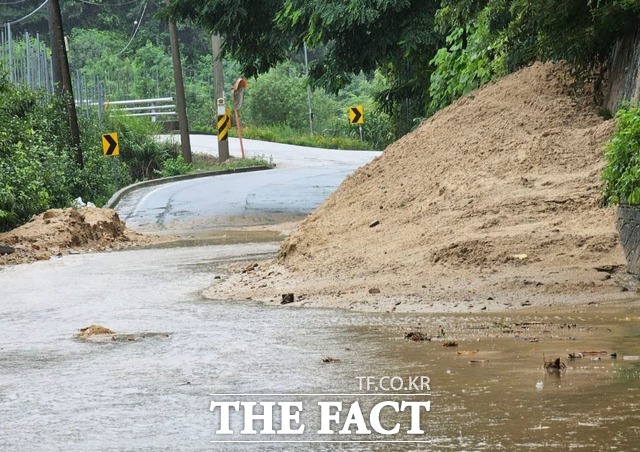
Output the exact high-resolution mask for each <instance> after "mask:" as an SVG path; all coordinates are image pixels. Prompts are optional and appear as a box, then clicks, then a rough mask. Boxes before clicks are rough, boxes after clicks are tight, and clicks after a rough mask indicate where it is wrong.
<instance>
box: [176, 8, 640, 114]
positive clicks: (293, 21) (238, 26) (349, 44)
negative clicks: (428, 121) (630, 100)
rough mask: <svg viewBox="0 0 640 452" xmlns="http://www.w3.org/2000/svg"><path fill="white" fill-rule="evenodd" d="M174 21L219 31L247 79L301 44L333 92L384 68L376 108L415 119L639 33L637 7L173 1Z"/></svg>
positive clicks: (585, 63)
mask: <svg viewBox="0 0 640 452" xmlns="http://www.w3.org/2000/svg"><path fill="white" fill-rule="evenodd" d="M169 13H170V14H171V15H173V17H174V18H176V19H177V20H189V21H192V22H194V23H196V24H199V25H201V26H204V27H206V28H207V29H208V30H210V31H214V32H217V33H220V34H221V35H222V37H223V38H224V41H225V49H226V51H227V52H228V53H230V55H231V56H232V57H233V58H235V59H237V60H238V61H239V62H240V63H241V65H242V66H243V70H244V73H245V74H246V75H256V74H257V73H260V72H264V71H266V70H268V69H269V68H270V67H272V66H274V65H276V64H278V63H279V62H281V61H283V60H285V59H286V58H287V57H288V56H290V54H291V52H292V51H294V50H296V49H299V48H300V46H301V45H302V43H303V42H306V43H307V44H308V45H310V46H311V47H322V48H323V49H325V51H324V52H322V53H323V57H322V58H320V59H316V60H315V61H314V62H313V65H312V72H311V76H312V80H313V82H314V83H316V84H319V85H321V86H324V87H325V88H328V89H329V90H331V91H337V90H339V89H340V88H341V87H343V86H344V85H345V84H346V83H348V81H349V79H350V76H351V75H352V74H354V73H358V72H360V71H365V73H367V72H368V71H372V70H380V71H382V72H383V73H384V74H385V75H386V77H387V79H388V81H389V85H388V88H387V89H386V90H384V91H383V92H381V93H379V94H378V102H379V105H380V106H381V107H382V108H383V110H385V111H387V112H388V113H391V114H395V116H396V117H398V116H406V118H407V119H410V118H411V117H416V116H424V115H425V114H428V113H430V112H432V111H434V110H436V109H438V108H441V107H442V106H444V105H446V104H447V103H449V102H451V101H452V100H453V99H455V98H456V97H458V96H460V95H462V94H464V93H465V92H467V91H469V90H470V89H473V88H475V87H476V86H478V85H480V84H482V83H485V82H486V81H488V80H491V79H492V78H495V77H498V76H500V75H503V74H504V73H506V72H509V71H512V70H515V69H517V68H518V67H520V66H522V65H524V64H527V63H529V62H531V61H533V60H536V59H565V60H568V61H570V62H573V63H576V65H577V66H578V67H591V68H592V67H594V66H597V65H598V63H601V62H602V61H603V60H604V59H605V58H606V57H607V56H608V55H609V52H610V49H611V47H612V45H613V43H614V42H615V40H616V39H617V38H619V37H620V36H622V35H624V34H627V33H630V32H633V31H635V30H636V29H637V28H638V24H640V0H265V1H260V0H172V2H171V6H170V7H169ZM430 88H431V89H430Z"/></svg>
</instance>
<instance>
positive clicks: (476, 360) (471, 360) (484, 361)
mask: <svg viewBox="0 0 640 452" xmlns="http://www.w3.org/2000/svg"><path fill="white" fill-rule="evenodd" d="M488 362H489V360H488V359H470V360H469V364H484V363H488Z"/></svg>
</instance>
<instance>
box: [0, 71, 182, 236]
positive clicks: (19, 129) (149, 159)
mask: <svg viewBox="0 0 640 452" xmlns="http://www.w3.org/2000/svg"><path fill="white" fill-rule="evenodd" d="M0 69H1V67H0ZM81 129H82V135H81V141H82V149H83V152H84V160H85V165H84V167H83V168H79V167H78V166H77V165H76V164H75V162H74V159H73V153H72V149H71V148H70V146H69V144H68V140H67V137H68V135H69V129H68V122H67V121H66V117H65V110H64V105H63V104H62V102H61V101H60V100H59V99H56V98H47V97H46V96H45V94H44V93H42V92H33V91H29V90H27V89H26V88H24V87H19V86H15V85H13V84H11V83H9V82H8V80H7V78H6V77H5V76H4V75H1V74H0V230H7V229H10V228H12V227H14V226H17V225H19V224H21V223H24V222H25V221H27V220H28V219H29V218H30V217H31V216H32V215H34V214H37V213H40V212H42V211H44V210H46V209H48V208H52V207H65V206H68V205H70V204H71V202H72V200H73V199H75V198H77V197H82V198H83V199H84V200H85V201H92V202H94V203H95V204H97V205H102V204H104V203H105V202H106V201H107V200H108V199H109V197H110V196H111V195H112V194H113V192H115V191H116V190H117V189H118V188H119V187H122V186H124V185H127V184H129V183H131V181H133V180H139V179H143V178H149V177H153V176H154V175H155V170H161V169H162V168H163V162H164V161H165V160H166V159H169V158H174V157H175V156H176V155H177V150H176V149H174V147H172V146H169V145H160V144H159V143H157V142H156V141H155V140H154V138H153V136H154V134H155V133H157V132H158V130H157V128H155V126H154V125H153V124H152V123H151V122H149V121H145V120H134V119H132V118H124V117H120V116H118V115H112V116H110V117H107V118H106V119H105V120H103V121H99V120H98V119H97V118H86V117H81ZM106 131H109V132H111V131H116V132H118V133H119V139H120V146H121V149H122V152H121V158H106V157H104V156H103V155H102V148H101V140H100V135H101V134H103V133H105V132H106ZM115 173H117V174H118V183H117V184H116V181H115V178H114V176H115Z"/></svg>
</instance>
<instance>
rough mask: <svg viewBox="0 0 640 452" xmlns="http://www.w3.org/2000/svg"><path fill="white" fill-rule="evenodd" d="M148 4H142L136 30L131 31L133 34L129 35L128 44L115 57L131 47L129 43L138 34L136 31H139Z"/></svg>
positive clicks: (147, 2)
mask: <svg viewBox="0 0 640 452" xmlns="http://www.w3.org/2000/svg"><path fill="white" fill-rule="evenodd" d="M148 4H149V0H147V1H146V2H145V3H144V8H142V14H141V15H140V20H138V24H137V25H136V29H135V30H133V34H132V35H131V39H129V42H127V45H126V46H124V48H123V49H122V50H121V51H120V52H119V53H118V54H117V55H116V56H120V55H122V54H123V53H124V51H125V50H127V49H128V48H129V46H130V45H131V43H132V42H133V39H134V38H135V37H136V34H137V33H138V30H139V29H140V25H142V19H143V18H144V13H145V11H146V10H147V5H148Z"/></svg>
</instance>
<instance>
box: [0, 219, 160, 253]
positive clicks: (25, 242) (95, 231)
mask: <svg viewBox="0 0 640 452" xmlns="http://www.w3.org/2000/svg"><path fill="white" fill-rule="evenodd" d="M153 240H154V238H153V237H148V236H143V235H141V234H137V233H135V232H133V231H131V230H129V229H127V228H126V226H125V224H124V222H123V221H122V220H120V218H119V217H118V214H117V213H116V212H115V211H114V210H111V209H99V208H95V207H83V208H79V209H74V208H68V209H51V210H47V211H46V212H44V213H42V214H40V215H37V216H35V217H33V218H32V219H31V221H29V222H28V223H26V224H24V225H22V226H20V227H19V228H16V229H14V230H12V231H9V232H6V233H3V234H0V242H2V243H5V244H7V245H10V246H11V247H13V248H14V250H15V252H14V253H13V254H9V255H0V265H3V264H16V263H23V262H33V261H36V260H46V259H49V258H50V257H51V256H56V255H63V254H69V253H70V252H85V251H107V250H114V249H120V248H124V247H129V246H134V245H139V244H143V243H150V242H152V241H153Z"/></svg>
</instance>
